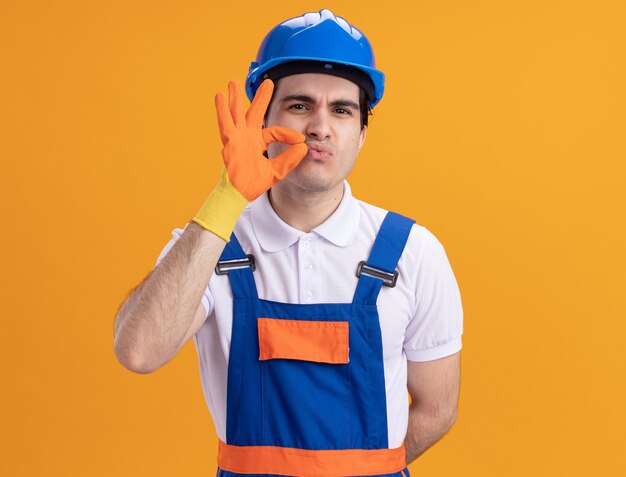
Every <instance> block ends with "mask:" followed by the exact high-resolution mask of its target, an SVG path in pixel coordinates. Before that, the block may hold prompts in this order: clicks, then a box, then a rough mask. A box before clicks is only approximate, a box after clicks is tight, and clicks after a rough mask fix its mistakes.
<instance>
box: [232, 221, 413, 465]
mask: <svg viewBox="0 0 626 477" xmlns="http://www.w3.org/2000/svg"><path fill="white" fill-rule="evenodd" d="M412 224H413V221H411V220H410V219H407V218H406V217H402V216H400V215H397V214H394V213H391V212H390V213H388V214H387V217H386V218H385V220H384V221H383V223H382V225H381V228H380V230H379V232H378V234H377V237H376V240H375V242H374V245H373V247H372V251H371V253H370V257H369V258H368V261H367V263H368V264H370V265H372V266H375V267H377V268H381V269H384V270H387V271H390V272H393V270H395V268H396V265H397V262H398V260H399V258H400V255H401V254H402V250H403V249H404V246H405V244H406V240H407V238H408V234H409V232H410V230H411V226H412ZM244 257H245V254H244V251H243V249H242V248H241V246H240V244H239V242H238V241H237V238H236V237H235V235H234V234H233V235H232V237H231V240H230V242H229V243H228V244H227V246H226V248H225V250H224V252H223V254H222V257H221V258H220V259H221V260H232V259H239V258H244ZM261 265H262V264H261ZM355 270H356V264H355ZM229 279H230V284H231V288H232V291H233V299H234V302H233V328H232V338H231V347H230V358H229V364H228V386H227V409H226V442H227V443H228V444H233V445H241V446H255V445H256V446H260V445H263V446H280V447H295V448H300V449H311V450H329V449H335V450H337V449H387V448H388V447H389V444H388V438H387V410H386V396H385V380H384V379H385V378H384V369H383V365H384V361H383V350H382V337H381V331H380V323H379V317H378V312H377V309H376V299H377V297H378V293H379V292H380V284H381V280H379V279H376V278H372V277H368V276H365V275H362V276H361V278H360V279H359V282H358V285H357V290H356V292H355V296H354V300H353V302H352V303H318V304H310V305H304V304H288V303H279V302H273V301H268V300H262V299H259V298H258V295H257V291H256V286H255V284H254V276H253V272H252V270H251V269H250V268H244V269H239V270H231V271H229ZM259 317H264V318H274V319H284V320H303V321H343V322H348V325H349V347H350V348H349V363H348V364H328V363H317V362H310V361H302V360H290V359H271V360H264V361H260V360H259V340H258V331H257V319H258V318H259ZM394 475H395V474H394Z"/></svg>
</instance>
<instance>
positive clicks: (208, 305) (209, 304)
mask: <svg viewBox="0 0 626 477" xmlns="http://www.w3.org/2000/svg"><path fill="white" fill-rule="evenodd" d="M188 225H189V224H187V225H185V227H184V228H182V229H180V228H176V229H174V230H173V231H172V238H171V239H170V241H169V242H168V243H167V245H165V247H164V248H163V250H161V253H160V254H159V257H158V258H157V260H156V263H155V264H154V267H155V268H156V266H157V265H158V264H159V263H160V262H161V260H163V257H165V256H166V255H167V254H168V252H169V251H170V250H171V248H172V247H173V246H174V244H175V243H176V241H177V240H178V239H179V238H180V237H181V235H182V234H183V232H184V231H185V230H186V229H187V226H188ZM200 302H201V303H202V305H204V309H205V310H206V316H205V319H206V317H208V316H209V315H210V314H211V312H212V311H213V302H214V300H213V295H211V291H210V290H209V287H208V286H207V287H206V289H205V290H204V293H203V294H202V298H201V299H200Z"/></svg>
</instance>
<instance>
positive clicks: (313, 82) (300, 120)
mask: <svg viewBox="0 0 626 477" xmlns="http://www.w3.org/2000/svg"><path fill="white" fill-rule="evenodd" d="M275 125H276V126H285V127H288V128H291V129H294V130H296V131H298V132H301V133H302V134H304V136H305V138H306V144H307V146H308V148H309V152H308V153H307V155H306V157H305V158H304V159H303V160H302V162H300V164H298V166H297V167H296V168H294V169H293V170H292V171H291V172H290V173H289V175H288V176H287V177H286V178H285V179H284V182H286V183H288V184H290V185H293V186H295V187H297V188H301V189H306V190H309V191H316V192H323V191H328V190H332V189H333V188H335V187H337V185H338V184H340V183H342V182H343V180H344V179H345V178H346V177H347V176H348V174H349V173H350V171H351V170H352V167H353V166H354V162H355V160H356V157H357V155H358V153H359V151H360V150H361V147H362V146H363V142H364V141H365V132H366V128H365V127H363V128H362V127H361V117H360V109H359V87H358V86H357V85H356V84H355V83H353V82H351V81H348V80H346V79H344V78H339V77H337V76H331V75H325V74H320V73H304V74H297V75H291V76H287V77H285V78H282V79H281V80H280V83H279V85H278V87H277V89H276V90H275V91H274V98H273V100H272V104H271V106H270V109H269V111H268V113H267V126H275ZM287 147H288V146H287V145H285V144H281V143H272V144H270V145H269V146H268V150H267V153H268V157H269V158H270V159H271V158H272V157H275V156H277V155H278V154H280V153H281V152H283V151H284V150H285V149H287Z"/></svg>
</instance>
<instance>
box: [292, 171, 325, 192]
mask: <svg viewBox="0 0 626 477" xmlns="http://www.w3.org/2000/svg"><path fill="white" fill-rule="evenodd" d="M293 172H294V173H295V174H294V173H292V174H289V176H287V177H288V179H289V183H290V184H292V185H293V186H295V187H297V188H299V189H304V190H307V191H310V192H326V191H329V190H331V189H332V188H333V187H335V186H336V185H337V183H336V181H333V180H332V178H330V177H328V176H325V175H323V174H314V173H303V172H301V171H293Z"/></svg>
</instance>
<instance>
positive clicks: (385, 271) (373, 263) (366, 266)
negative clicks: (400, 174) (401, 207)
mask: <svg viewBox="0 0 626 477" xmlns="http://www.w3.org/2000/svg"><path fill="white" fill-rule="evenodd" d="M414 223H415V221H414V220H412V219H409V218H407V217H404V216H402V215H400V214H396V213H395V212H387V215H386V216H385V219H384V220H383V223H382V224H381V226H380V229H379V230H378V234H377V235H376V239H375V240H374V245H373V246H372V251H371V252H370V256H369V258H368V259H367V262H361V263H360V264H359V267H358V269H357V276H358V277H359V282H358V284H357V287H356V291H355V293H354V299H353V300H352V302H353V303H359V304H364V305H375V304H376V300H377V299H378V293H380V289H381V287H382V286H383V285H387V286H390V287H394V286H395V284H396V280H397V278H398V272H397V271H396V266H397V265H398V260H400V256H401V255H402V251H403V250H404V246H405V245H406V241H407V239H408V238H409V233H410V232H411V227H412V226H413V224H414Z"/></svg>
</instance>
